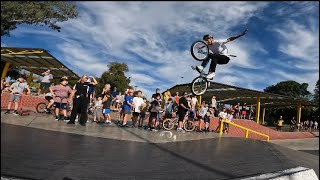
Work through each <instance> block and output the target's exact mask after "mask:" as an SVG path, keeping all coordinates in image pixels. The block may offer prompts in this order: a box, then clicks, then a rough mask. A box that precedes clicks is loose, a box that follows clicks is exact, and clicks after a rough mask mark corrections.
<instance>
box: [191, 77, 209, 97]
mask: <svg viewBox="0 0 320 180" xmlns="http://www.w3.org/2000/svg"><path fill="white" fill-rule="evenodd" d="M191 84H192V85H191V92H192V93H193V94H194V95H196V96H200V95H202V94H204V93H205V92H206V91H207V89H208V81H207V80H206V79H205V78H203V77H202V76H198V77H196V78H195V79H194V80H193V81H192V83H191Z"/></svg>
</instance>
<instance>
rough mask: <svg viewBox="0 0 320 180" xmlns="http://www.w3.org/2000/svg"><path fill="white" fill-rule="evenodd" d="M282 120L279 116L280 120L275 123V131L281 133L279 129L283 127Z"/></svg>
mask: <svg viewBox="0 0 320 180" xmlns="http://www.w3.org/2000/svg"><path fill="white" fill-rule="evenodd" d="M283 122H284V121H283V119H282V116H280V118H279V119H278V121H277V131H281V128H282V126H283Z"/></svg>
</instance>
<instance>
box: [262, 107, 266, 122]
mask: <svg viewBox="0 0 320 180" xmlns="http://www.w3.org/2000/svg"><path fill="white" fill-rule="evenodd" d="M265 115H266V108H263V110H262V124H264V116H265Z"/></svg>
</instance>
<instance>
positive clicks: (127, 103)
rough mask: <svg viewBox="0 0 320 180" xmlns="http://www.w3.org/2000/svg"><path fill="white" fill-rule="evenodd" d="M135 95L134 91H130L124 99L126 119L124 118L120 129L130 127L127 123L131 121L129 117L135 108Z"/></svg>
mask: <svg viewBox="0 0 320 180" xmlns="http://www.w3.org/2000/svg"><path fill="white" fill-rule="evenodd" d="M133 93H134V91H133V89H129V90H128V94H127V95H126V96H125V98H124V104H123V113H124V117H123V123H122V125H120V127H130V126H129V125H128V124H127V121H128V119H129V116H130V115H131V110H132V109H133V108H134V105H133Z"/></svg>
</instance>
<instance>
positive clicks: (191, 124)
mask: <svg viewBox="0 0 320 180" xmlns="http://www.w3.org/2000/svg"><path fill="white" fill-rule="evenodd" d="M183 128H184V130H186V131H188V132H190V131H193V130H194V129H195V128H196V126H195V124H194V121H186V122H185V123H184V124H183Z"/></svg>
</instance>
